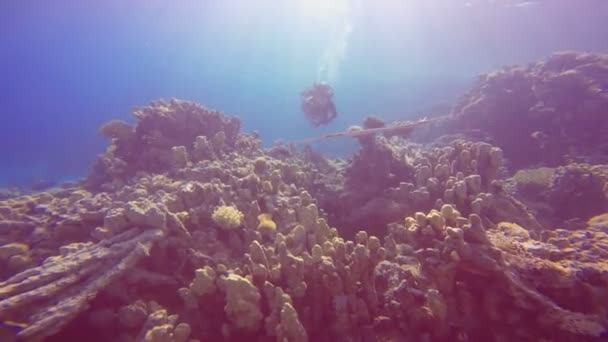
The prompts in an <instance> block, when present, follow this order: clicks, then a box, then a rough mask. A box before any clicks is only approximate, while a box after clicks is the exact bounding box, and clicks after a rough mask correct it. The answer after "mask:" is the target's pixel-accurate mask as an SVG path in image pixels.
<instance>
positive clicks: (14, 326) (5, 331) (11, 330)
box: [0, 321, 28, 342]
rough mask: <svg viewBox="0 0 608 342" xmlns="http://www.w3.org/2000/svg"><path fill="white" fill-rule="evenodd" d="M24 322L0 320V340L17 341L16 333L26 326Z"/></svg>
mask: <svg viewBox="0 0 608 342" xmlns="http://www.w3.org/2000/svg"><path fill="white" fill-rule="evenodd" d="M27 326H28V325H27V324H26V323H19V322H14V321H1V322H0V341H2V342H16V341H18V338H17V334H19V333H20V332H21V331H22V330H23V329H25V328H27Z"/></svg>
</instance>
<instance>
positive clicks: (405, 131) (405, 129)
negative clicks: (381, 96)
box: [293, 116, 450, 145]
mask: <svg viewBox="0 0 608 342" xmlns="http://www.w3.org/2000/svg"><path fill="white" fill-rule="evenodd" d="M449 118H450V117H449V116H438V117H435V118H431V119H428V118H423V119H420V120H418V121H414V122H409V121H407V122H399V123H397V124H394V125H393V126H389V127H380V128H368V129H357V130H355V129H351V130H347V131H342V132H334V133H328V134H325V135H321V136H318V137H313V138H307V139H303V140H298V141H294V142H293V143H294V144H295V145H303V144H310V143H313V142H317V141H321V140H325V139H331V138H341V137H351V138H358V137H362V136H368V135H374V134H379V133H380V134H393V135H403V136H407V135H409V134H411V133H412V132H413V131H414V130H415V129H417V128H419V127H421V126H425V125H427V124H434V123H438V122H442V121H445V120H448V119H449Z"/></svg>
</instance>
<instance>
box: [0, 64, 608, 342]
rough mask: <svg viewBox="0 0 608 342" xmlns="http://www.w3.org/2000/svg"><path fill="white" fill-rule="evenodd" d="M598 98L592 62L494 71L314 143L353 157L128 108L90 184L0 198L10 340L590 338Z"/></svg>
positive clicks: (593, 335) (603, 283) (601, 200)
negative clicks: (449, 98)
mask: <svg viewBox="0 0 608 342" xmlns="http://www.w3.org/2000/svg"><path fill="white" fill-rule="evenodd" d="M607 86H608V56H606V55H598V54H583V53H574V52H567V53H559V54H556V55H553V56H551V57H550V58H548V59H547V60H546V61H542V62H539V63H535V64H532V65H530V66H526V67H510V68H505V69H502V70H498V71H496V72H492V73H489V74H487V75H483V76H481V77H480V78H479V80H478V83H477V84H476V85H475V86H474V88H473V89H472V90H471V92H469V93H468V94H466V95H465V96H464V97H463V98H462V99H461V101H460V102H459V103H458V104H456V106H455V107H454V110H453V112H452V113H451V114H450V115H448V116H446V117H441V118H440V119H433V118H431V119H428V120H423V121H420V122H414V123H398V124H393V125H385V124H384V123H383V122H382V120H380V119H379V118H374V117H370V118H368V119H367V120H366V121H365V122H364V123H363V125H362V127H353V128H351V129H349V130H347V131H345V132H341V133H337V134H334V135H330V136H326V137H320V138H318V140H323V139H325V138H338V137H342V138H347V139H348V138H354V139H357V140H358V141H359V143H360V149H359V151H358V152H357V153H356V154H354V155H353V156H352V157H350V158H349V159H347V160H342V159H335V160H331V159H327V158H325V157H323V156H321V155H319V154H318V153H316V152H315V151H314V150H313V149H312V148H310V147H308V146H305V147H304V148H303V149H300V150H298V149H296V148H295V147H297V146H294V145H289V144H278V145H275V146H273V147H271V148H268V149H263V148H261V147H260V141H259V139H258V137H257V136H256V135H255V134H245V133H243V132H241V129H240V121H239V119H238V118H236V117H229V116H226V115H224V114H223V113H222V112H219V111H216V110H211V109H208V108H205V107H203V106H201V105H199V104H196V103H193V102H189V101H183V100H176V99H172V100H161V101H157V102H153V103H151V104H150V105H148V106H146V107H143V108H138V109H134V111H133V113H134V115H135V117H136V118H137V123H136V124H135V126H131V125H129V124H127V123H124V122H121V121H112V122H109V123H107V124H106V125H104V126H103V127H102V128H101V133H102V134H103V135H105V136H107V137H109V138H111V143H110V146H109V147H108V149H107V151H106V152H105V154H103V155H101V156H99V158H98V159H97V161H96V162H95V164H94V166H93V167H92V170H91V173H90V175H89V176H88V177H87V178H86V179H85V180H83V181H81V182H79V183H76V184H71V185H66V186H64V187H63V188H59V189H55V190H53V191H48V192H42V193H29V194H25V193H22V194H17V193H14V194H5V195H4V196H5V198H4V199H3V200H2V201H0V265H1V267H0V319H1V320H2V324H3V326H2V329H3V330H2V331H9V332H11V331H12V332H14V335H13V336H10V338H13V340H15V339H18V340H24V341H31V340H41V339H43V338H48V339H49V340H57V341H77V340H87V341H97V340H98V341H163V342H164V341H167V342H170V341H174V342H186V341H223V340H225V341H281V342H287V341H290V342H303V341H601V340H602V339H603V338H604V337H603V336H606V329H607V328H608V305H607V303H608V214H607V212H608V198H607V193H608V166H606V165H604V166H602V163H606V159H608V153H606V151H607V146H608V117H607V115H608V93H607V92H606V91H605V89H607ZM590 127H591V128H593V129H592V130H591V129H589V128H590ZM2 336H4V335H2Z"/></svg>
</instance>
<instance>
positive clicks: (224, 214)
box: [211, 205, 243, 229]
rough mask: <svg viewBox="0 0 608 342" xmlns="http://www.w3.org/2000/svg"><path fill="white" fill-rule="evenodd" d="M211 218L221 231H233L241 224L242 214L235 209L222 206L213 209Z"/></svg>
mask: <svg viewBox="0 0 608 342" xmlns="http://www.w3.org/2000/svg"><path fill="white" fill-rule="evenodd" d="M211 218H212V219H213V221H214V222H215V223H217V225H218V226H220V227H221V228H223V229H235V228H238V227H240V226H241V224H242V223H243V213H242V212H240V211H239V210H238V209H237V208H236V207H233V206H228V205H222V206H220V207H218V208H217V209H215V211H214V212H213V214H212V215H211Z"/></svg>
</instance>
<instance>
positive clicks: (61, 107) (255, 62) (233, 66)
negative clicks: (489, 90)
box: [0, 0, 608, 186]
mask: <svg viewBox="0 0 608 342" xmlns="http://www.w3.org/2000/svg"><path fill="white" fill-rule="evenodd" d="M328 3H329V4H333V5H332V6H329V5H327V4H328ZM328 6H329V7H328ZM605 18H608V2H607V1H604V0H576V1H575V0H550V1H549V0H547V1H528V2H525V1H508V0H503V1H499V0H496V1H488V0H483V1H482V0H477V1H459V0H453V1H452V0H450V1H443V0H424V1H423V0H409V1H408V0H378V1H373V2H372V1H342V0H334V1H331V2H329V1H322V0H301V1H297V0H293V1H287V0H285V1H280V0H274V1H270V0H261V1H257V0H249V1H247V0H240V1H238V0H221V1H220V0H217V1H205V0H181V1H160V0H145V1H144V0H103V1H102V0H99V1H93V0H91V1H84V0H73V1H67V0H58V1H2V2H1V4H0V99H1V106H0V165H1V167H0V186H28V185H29V184H31V183H32V182H33V181H35V180H41V179H42V180H46V181H49V182H59V181H63V180H68V179H73V178H77V177H82V176H84V175H86V173H87V170H88V168H89V166H90V163H91V162H92V160H93V159H94V158H95V155H96V154H99V153H101V152H103V150H104V148H105V146H106V145H107V141H105V140H104V139H103V138H102V137H100V136H99V135H98V134H97V130H98V128H99V127H100V126H101V125H102V124H103V123H104V122H106V121H108V120H110V119H113V118H118V119H123V120H131V121H132V118H131V116H130V114H129V109H130V108H131V107H132V106H136V105H138V106H141V105H145V104H146V103H148V102H149V101H151V100H155V99H158V98H166V97H178V98H184V99H190V100H195V101H198V102H201V103H203V104H205V105H207V106H209V107H212V108H215V109H220V110H223V111H224V112H226V113H227V114H230V115H238V116H240V117H241V119H242V120H243V125H244V129H245V130H246V131H251V130H258V131H259V132H260V134H261V137H262V139H263V142H264V144H265V145H270V144H271V143H272V142H273V141H275V140H277V139H283V140H294V139H301V138H305V137H309V136H315V135H319V134H322V133H324V132H329V131H337V130H342V129H345V128H347V127H348V126H350V125H353V124H358V123H360V122H361V120H362V119H363V118H364V117H365V116H367V115H369V114H376V115H378V116H381V117H384V118H385V119H386V120H389V121H390V120H396V119H408V118H414V117H417V116H419V115H423V114H424V112H425V110H426V109H428V108H431V107H433V106H435V105H438V104H442V103H449V102H451V101H453V100H454V99H455V98H457V96H458V95H459V94H462V93H463V92H464V91H466V89H467V87H468V85H469V84H470V83H471V82H472V80H473V78H474V77H475V76H476V75H477V74H479V73H481V72H485V71H489V70H492V69H494V68H497V67H500V66H503V65H506V64H518V63H527V62H530V61H534V60H536V59H540V58H544V57H546V56H547V55H549V54H551V53H552V52H554V51H558V50H565V49H573V50H589V51H608V28H607V26H608V25H605V23H604V21H605ZM316 80H324V81H328V82H329V83H330V84H332V85H333V86H334V88H335V93H336V98H335V100H336V105H337V107H338V111H339V113H340V115H339V117H338V119H337V120H336V121H334V122H332V123H331V124H330V125H328V126H327V127H324V128H322V129H317V130H315V129H313V128H311V127H310V126H309V124H308V123H307V121H306V120H305V118H304V116H303V114H302V113H301V112H300V110H299V92H300V91H301V90H302V89H303V88H304V87H306V86H308V85H310V84H311V83H312V82H314V81H316ZM346 145H348V143H347V142H337V143H333V144H326V145H325V146H322V148H324V149H325V150H326V151H327V152H335V151H340V150H344V149H345V148H346V147H347V146H346ZM345 146H346V147H345Z"/></svg>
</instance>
